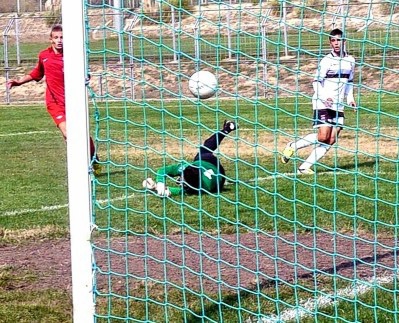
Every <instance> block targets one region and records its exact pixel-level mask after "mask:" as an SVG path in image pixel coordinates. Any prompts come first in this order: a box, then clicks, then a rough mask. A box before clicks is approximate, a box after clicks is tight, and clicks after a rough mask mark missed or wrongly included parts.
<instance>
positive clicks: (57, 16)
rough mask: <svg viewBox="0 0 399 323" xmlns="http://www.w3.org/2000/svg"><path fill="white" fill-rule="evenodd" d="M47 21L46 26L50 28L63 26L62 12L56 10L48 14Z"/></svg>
mask: <svg viewBox="0 0 399 323" xmlns="http://www.w3.org/2000/svg"><path fill="white" fill-rule="evenodd" d="M45 19H46V25H47V26H48V27H50V28H51V27H52V26H54V25H56V24H62V15H61V10H54V11H51V12H49V13H46V17H45Z"/></svg>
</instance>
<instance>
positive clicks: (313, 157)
mask: <svg viewBox="0 0 399 323" xmlns="http://www.w3.org/2000/svg"><path fill="white" fill-rule="evenodd" d="M330 148H331V145H326V144H320V145H317V147H316V148H315V149H313V150H312V152H311V153H310V155H309V157H308V158H307V159H306V160H305V161H304V162H303V163H302V165H301V166H299V169H308V168H310V167H312V166H313V165H314V164H316V163H317V161H318V160H320V158H322V157H323V156H324V155H325V154H327V152H328V151H329V149H330Z"/></svg>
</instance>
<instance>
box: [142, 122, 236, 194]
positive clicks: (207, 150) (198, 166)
mask: <svg viewBox="0 0 399 323" xmlns="http://www.w3.org/2000/svg"><path fill="white" fill-rule="evenodd" d="M237 128H238V126H237V124H236V123H235V122H233V121H228V120H225V121H224V124H223V129H221V130H220V131H218V132H216V133H214V134H213V135H212V136H210V137H209V138H208V139H206V140H205V142H204V144H203V145H202V146H201V147H200V151H199V153H198V154H197V155H196V156H195V157H194V161H193V162H191V163H188V162H185V161H183V162H182V163H180V164H173V165H168V166H165V167H161V168H160V169H158V171H157V176H156V183H155V182H154V180H152V179H151V178H147V179H146V180H145V181H144V182H143V186H144V188H146V189H149V190H153V191H156V192H157V194H158V195H159V196H160V197H168V196H171V195H180V194H182V193H184V194H198V193H199V192H200V191H204V192H207V193H217V192H220V191H222V189H223V187H224V183H225V176H226V173H225V170H224V168H223V166H222V164H221V163H220V161H219V159H218V158H217V157H216V156H215V155H214V154H213V152H214V151H215V149H216V148H218V146H219V145H220V143H221V142H222V140H223V139H224V137H225V136H226V135H227V134H229V133H230V132H232V131H234V130H236V129H237ZM168 177H180V178H178V179H177V180H176V182H177V183H178V184H179V186H178V187H176V186H175V187H168V186H167V185H166V179H167V178H168Z"/></svg>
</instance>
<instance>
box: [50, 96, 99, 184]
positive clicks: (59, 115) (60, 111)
mask: <svg viewBox="0 0 399 323" xmlns="http://www.w3.org/2000/svg"><path fill="white" fill-rule="evenodd" d="M47 111H48V113H49V114H50V116H51V118H52V119H53V121H54V123H55V124H56V126H57V128H58V129H59V130H60V132H61V134H62V137H63V138H64V140H65V141H66V140H67V138H68V136H67V127H66V114H65V107H64V106H61V105H59V104H57V103H56V102H48V103H47ZM89 144H90V159H91V160H92V162H93V164H92V166H93V173H94V175H96V176H97V175H99V174H100V173H101V165H100V164H99V163H98V161H99V159H98V156H97V154H96V149H95V145H94V142H93V139H92V138H91V137H90V142H89Z"/></svg>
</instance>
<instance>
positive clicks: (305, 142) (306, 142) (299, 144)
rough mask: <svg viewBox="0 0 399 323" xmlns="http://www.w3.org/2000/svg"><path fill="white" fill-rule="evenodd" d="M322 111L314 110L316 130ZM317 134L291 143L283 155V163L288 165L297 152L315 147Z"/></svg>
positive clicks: (314, 133)
mask: <svg viewBox="0 0 399 323" xmlns="http://www.w3.org/2000/svg"><path fill="white" fill-rule="evenodd" d="M321 111H322V110H313V127H314V128H315V125H316V124H318V123H319V121H318V120H320V114H321ZM317 136H318V135H317V133H316V132H313V133H309V134H307V135H306V136H304V137H301V138H299V139H298V140H296V141H291V142H289V143H288V144H287V145H286V146H285V148H284V150H283V152H282V153H281V161H282V162H283V164H286V163H288V162H289V161H290V159H291V158H292V156H294V154H295V152H296V151H297V150H299V149H302V148H305V147H308V146H311V145H315V144H317Z"/></svg>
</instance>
